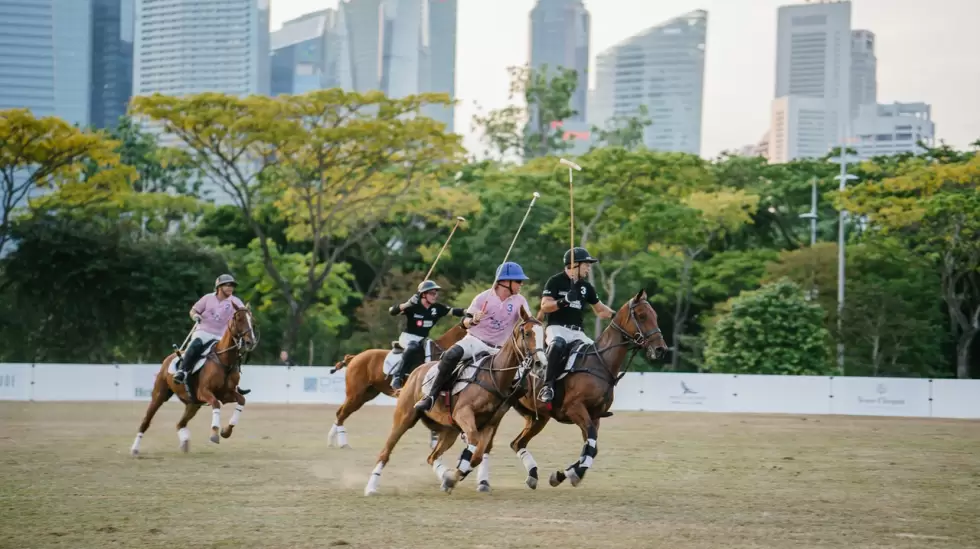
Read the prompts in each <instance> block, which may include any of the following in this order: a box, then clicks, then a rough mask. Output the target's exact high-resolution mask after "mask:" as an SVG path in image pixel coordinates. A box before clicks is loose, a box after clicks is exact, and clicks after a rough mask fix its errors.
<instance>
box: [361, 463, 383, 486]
mask: <svg viewBox="0 0 980 549" xmlns="http://www.w3.org/2000/svg"><path fill="white" fill-rule="evenodd" d="M384 467H385V466H384V464H383V463H381V462H380V461H379V462H378V464H377V465H375V466H374V470H373V471H371V478H370V479H368V483H367V487H366V488H364V493H365V494H370V493H374V492H377V491H378V487H379V486H381V470H382V469H384Z"/></svg>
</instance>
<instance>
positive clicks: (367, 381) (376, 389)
mask: <svg viewBox="0 0 980 549" xmlns="http://www.w3.org/2000/svg"><path fill="white" fill-rule="evenodd" d="M465 335H466V329H465V328H463V327H462V326H460V325H459V323H457V324H454V325H453V327H452V328H449V329H448V330H446V333H444V334H442V336H441V337H439V339H436V340H429V341H430V342H431V343H432V360H439V357H440V356H442V353H443V352H444V351H445V350H446V349H448V348H450V347H452V346H453V345H455V344H456V342H457V341H459V340H461V339H463V336H465ZM390 352H391V349H368V350H366V351H361V352H360V353H358V354H356V355H346V356H344V360H341V361H340V362H338V363H337V364H336V365H335V366H334V367H333V369H331V370H330V373H331V374H333V373H336V372H337V371H338V370H341V369H343V368H345V367H346V368H347V376H346V377H345V378H344V384H345V386H346V389H347V394H346V396H345V398H344V403H343V404H341V405H340V408H337V420H336V421H335V422H334V424H333V426H332V427H331V428H330V433H328V434H327V444H328V445H329V446H337V447H340V448H350V445H349V444H347V428H346V427H344V421H346V420H347V418H349V417H350V416H351V414H353V413H354V412H356V411H358V410H360V409H361V406H364V405H365V404H366V403H368V402H370V401H371V400H374V399H375V398H376V397H377V396H378V395H380V394H384V395H387V396H390V397H397V396H398V392H397V391H395V390H394V389H392V388H391V382H390V381H389V380H388V376H386V375H385V373H384V362H385V357H386V356H388V353H390ZM433 435H434V434H433ZM433 438H434V436H433Z"/></svg>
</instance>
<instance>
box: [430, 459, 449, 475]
mask: <svg viewBox="0 0 980 549" xmlns="http://www.w3.org/2000/svg"><path fill="white" fill-rule="evenodd" d="M432 471H433V472H434V473H435V474H436V478H438V479H439V480H442V475H444V474H445V473H446V466H445V465H444V464H443V463H442V458H439V459H437V460H435V461H433V462H432Z"/></svg>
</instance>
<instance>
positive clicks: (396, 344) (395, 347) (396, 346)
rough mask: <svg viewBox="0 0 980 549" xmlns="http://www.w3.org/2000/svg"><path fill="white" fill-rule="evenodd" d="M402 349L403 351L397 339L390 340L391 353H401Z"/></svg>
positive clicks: (403, 349)
mask: <svg viewBox="0 0 980 549" xmlns="http://www.w3.org/2000/svg"><path fill="white" fill-rule="evenodd" d="M404 351H405V348H404V347H402V344H401V343H399V342H397V341H392V342H391V352H393V353H395V354H396V355H397V354H401V353H402V352H404Z"/></svg>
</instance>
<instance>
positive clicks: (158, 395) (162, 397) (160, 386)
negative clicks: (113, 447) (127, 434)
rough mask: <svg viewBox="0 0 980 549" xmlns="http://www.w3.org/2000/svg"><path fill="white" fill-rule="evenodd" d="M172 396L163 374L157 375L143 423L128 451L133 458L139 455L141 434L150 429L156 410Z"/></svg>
mask: <svg viewBox="0 0 980 549" xmlns="http://www.w3.org/2000/svg"><path fill="white" fill-rule="evenodd" d="M172 396H174V393H173V391H171V390H170V387H169V386H167V378H166V376H165V375H164V374H157V379H156V381H155V382H153V396H152V398H151V399H150V405H149V406H147V407H146V414H144V415H143V422H142V423H140V430H139V432H138V433H136V440H134V441H133V447H132V448H130V449H129V451H130V453H131V454H132V455H134V456H137V455H139V453H140V442H141V441H142V440H143V433H145V432H146V430H147V429H149V428H150V422H151V421H153V416H155V415H156V413H157V410H159V409H160V407H161V406H163V403H164V402H167V401H168V400H170V397H172Z"/></svg>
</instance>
